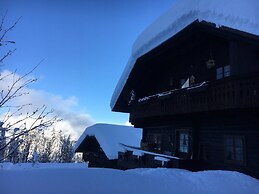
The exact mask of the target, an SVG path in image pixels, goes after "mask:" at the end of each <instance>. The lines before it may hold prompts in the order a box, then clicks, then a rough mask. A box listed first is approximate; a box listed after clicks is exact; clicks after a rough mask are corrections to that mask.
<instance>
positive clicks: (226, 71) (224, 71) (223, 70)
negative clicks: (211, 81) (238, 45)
mask: <svg viewBox="0 0 259 194" xmlns="http://www.w3.org/2000/svg"><path fill="white" fill-rule="evenodd" d="M230 74H231V71H230V65H226V66H224V67H219V68H217V70H216V78H217V79H222V78H223V77H229V76H230Z"/></svg>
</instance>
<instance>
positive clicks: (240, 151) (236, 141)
mask: <svg viewBox="0 0 259 194" xmlns="http://www.w3.org/2000/svg"><path fill="white" fill-rule="evenodd" d="M225 160H226V161H232V162H236V163H244V137H242V136H226V137H225Z"/></svg>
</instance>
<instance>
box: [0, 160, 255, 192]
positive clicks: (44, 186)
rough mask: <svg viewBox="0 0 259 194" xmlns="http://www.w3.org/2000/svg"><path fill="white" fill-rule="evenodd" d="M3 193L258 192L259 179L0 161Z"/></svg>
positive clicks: (212, 173)
mask: <svg viewBox="0 0 259 194" xmlns="http://www.w3.org/2000/svg"><path fill="white" fill-rule="evenodd" d="M0 193H1V194H30V193H31V194H47V193H48V194H68V193H69V194H81V193H82V194H93V193H94V194H96V193H98V194H110V193H111V194H116V193H118V194H121V193H123V194H130V193H131V194H133V193H134V194H137V193H148V194H153V193H154V194H160V193H162V194H166V193H172V194H184V193H187V194H214V193H215V194H223V193H225V194H232V193H233V194H245V193H247V194H252V193H253V194H257V193H259V180H256V179H254V178H252V177H249V176H246V175H244V174H241V173H238V172H230V171H201V172H190V171H186V170H180V169H162V168H157V169H134V170H127V171H120V170H113V169H101V168H87V165H86V164H35V165H31V164H20V165H19V164H18V165H12V164H4V165H3V164H0Z"/></svg>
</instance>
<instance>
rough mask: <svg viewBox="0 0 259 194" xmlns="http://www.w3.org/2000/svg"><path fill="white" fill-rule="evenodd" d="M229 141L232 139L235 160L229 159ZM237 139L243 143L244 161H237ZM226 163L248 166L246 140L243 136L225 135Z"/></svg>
mask: <svg viewBox="0 0 259 194" xmlns="http://www.w3.org/2000/svg"><path fill="white" fill-rule="evenodd" d="M227 139H231V140H232V142H233V146H232V148H231V149H232V152H233V159H227V150H228V148H227V147H228V145H227ZM237 139H241V142H242V160H238V159H237V152H236V149H237V148H238V147H237V146H236V144H237ZM224 162H225V163H231V164H238V165H242V166H243V165H245V164H246V140H245V136H243V135H225V136H224Z"/></svg>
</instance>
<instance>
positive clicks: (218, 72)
mask: <svg viewBox="0 0 259 194" xmlns="http://www.w3.org/2000/svg"><path fill="white" fill-rule="evenodd" d="M216 71H217V72H216V78H217V79H221V78H223V67H219V68H217V70H216Z"/></svg>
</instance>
